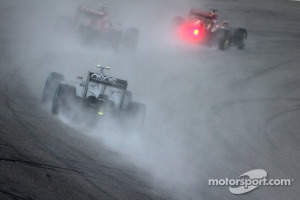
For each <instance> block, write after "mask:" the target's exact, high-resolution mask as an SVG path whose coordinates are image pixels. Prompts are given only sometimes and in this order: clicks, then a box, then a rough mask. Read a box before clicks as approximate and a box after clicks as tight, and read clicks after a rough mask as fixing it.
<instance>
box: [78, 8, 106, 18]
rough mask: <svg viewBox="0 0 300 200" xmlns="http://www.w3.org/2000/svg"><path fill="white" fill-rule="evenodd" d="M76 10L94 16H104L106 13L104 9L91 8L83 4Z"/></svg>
mask: <svg viewBox="0 0 300 200" xmlns="http://www.w3.org/2000/svg"><path fill="white" fill-rule="evenodd" d="M78 12H80V13H85V14H89V15H94V16H98V17H104V16H105V15H107V13H106V12H104V11H100V10H95V9H91V8H88V7H85V6H79V7H78Z"/></svg>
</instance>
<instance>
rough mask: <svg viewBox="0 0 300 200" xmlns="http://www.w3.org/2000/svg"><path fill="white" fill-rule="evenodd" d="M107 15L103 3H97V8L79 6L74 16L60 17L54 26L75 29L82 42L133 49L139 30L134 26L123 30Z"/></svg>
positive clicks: (60, 28)
mask: <svg viewBox="0 0 300 200" xmlns="http://www.w3.org/2000/svg"><path fill="white" fill-rule="evenodd" d="M108 15H109V14H108V12H107V7H106V6H103V5H99V8H98V9H93V8H89V7H86V6H79V7H78V9H77V11H76V14H75V17H74V18H72V19H71V18H69V17H64V18H61V19H60V21H59V22H58V23H57V25H56V28H57V29H59V30H65V29H68V28H71V29H72V30H75V31H76V32H77V33H78V34H79V36H80V38H81V39H82V41H83V42H84V43H92V42H93V43H99V44H101V45H102V46H103V45H106V44H108V45H110V46H111V47H112V48H113V49H115V50H118V49H119V47H120V46H121V45H122V46H124V47H125V48H126V49H128V50H131V51H133V50H135V48H136V47H137V43H138V39H139V30H138V29H137V28H136V27H129V28H127V29H126V30H124V29H123V27H122V25H121V24H120V23H112V22H111V21H110V20H109V18H108Z"/></svg>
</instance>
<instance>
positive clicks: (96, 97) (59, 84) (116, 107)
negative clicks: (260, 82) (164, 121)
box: [42, 65, 146, 130]
mask: <svg viewBox="0 0 300 200" xmlns="http://www.w3.org/2000/svg"><path fill="white" fill-rule="evenodd" d="M98 67H99V68H100V71H99V72H97V73H95V72H88V74H87V78H86V80H83V78H82V77H78V80H77V81H72V82H71V81H70V82H66V81H65V80H64V76H63V75H62V74H59V73H57V72H52V73H51V74H50V75H49V76H48V79H47V81H46V84H45V87H44V90H43V94H42V100H43V102H51V101H52V105H51V112H52V114H54V115H57V114H59V113H63V114H64V115H66V116H68V117H71V118H72V119H73V120H77V121H82V119H84V121H85V122H88V123H89V124H91V125H96V124H97V123H100V122H103V121H105V122H107V120H109V121H112V120H113V121H114V122H115V123H118V124H119V125H120V126H121V127H122V128H128V129H130V130H141V128H142V127H143V123H144V119H145V116H146V105H144V104H142V103H138V102H134V101H132V93H131V92H130V91H128V90H127V85H128V83H127V81H126V80H122V79H118V78H114V77H110V76H107V75H106V74H105V73H104V72H103V70H104V69H109V68H108V67H102V66H100V65H98Z"/></svg>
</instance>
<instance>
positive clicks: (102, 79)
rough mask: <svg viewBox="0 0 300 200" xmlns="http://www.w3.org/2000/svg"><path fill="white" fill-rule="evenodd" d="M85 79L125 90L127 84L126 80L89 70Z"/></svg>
mask: <svg viewBox="0 0 300 200" xmlns="http://www.w3.org/2000/svg"><path fill="white" fill-rule="evenodd" d="M87 81H88V82H89V81H92V82H96V83H101V84H104V85H109V86H112V87H116V88H119V89H122V90H126V89H127V85H128V83H127V81H125V80H122V79H118V78H114V77H110V76H107V75H105V74H104V73H95V72H89V74H88V79H87Z"/></svg>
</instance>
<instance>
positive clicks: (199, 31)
mask: <svg viewBox="0 0 300 200" xmlns="http://www.w3.org/2000/svg"><path fill="white" fill-rule="evenodd" d="M178 34H179V36H180V38H181V39H183V40H185V41H186V42H191V43H198V42H200V41H202V40H203V39H204V37H205V31H204V28H203V27H201V26H199V27H195V26H194V22H186V23H184V24H182V26H181V27H179V29H178Z"/></svg>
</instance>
